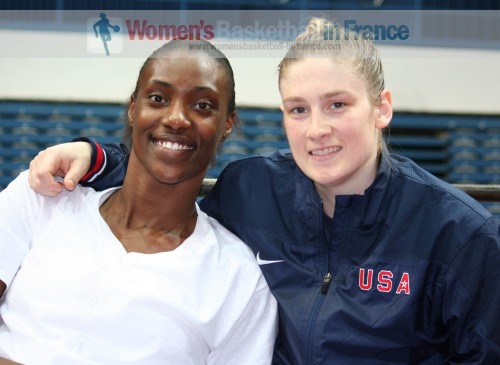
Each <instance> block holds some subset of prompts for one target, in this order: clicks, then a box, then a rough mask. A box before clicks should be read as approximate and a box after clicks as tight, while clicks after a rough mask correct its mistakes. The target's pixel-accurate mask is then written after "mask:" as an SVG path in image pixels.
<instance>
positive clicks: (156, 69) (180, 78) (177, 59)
mask: <svg viewBox="0 0 500 365" xmlns="http://www.w3.org/2000/svg"><path fill="white" fill-rule="evenodd" d="M152 80H159V81H163V82H167V83H169V84H171V85H172V86H175V87H179V88H180V87H189V86H191V87H208V88H212V89H214V90H216V91H218V92H222V91H224V90H226V89H227V87H228V86H227V85H228V77H227V75H226V73H225V72H224V69H223V67H222V66H221V65H220V64H219V63H218V62H217V61H216V60H215V59H212V58H210V57H208V56H206V55H204V54H201V53H192V52H191V53H189V52H186V51H174V52H170V53H168V54H167V55H165V56H162V57H158V58H153V59H151V60H150V62H149V64H148V65H147V67H146V69H145V70H144V72H143V73H142V75H141V79H140V84H142V85H143V86H144V85H145V84H147V83H149V82H151V81H152Z"/></svg>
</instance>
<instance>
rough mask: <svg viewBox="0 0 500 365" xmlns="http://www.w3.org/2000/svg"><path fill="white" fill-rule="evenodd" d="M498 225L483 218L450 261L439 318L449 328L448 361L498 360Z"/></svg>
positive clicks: (499, 313)
mask: <svg viewBox="0 0 500 365" xmlns="http://www.w3.org/2000/svg"><path fill="white" fill-rule="evenodd" d="M499 230H500V228H499V225H498V223H497V222H496V221H495V219H494V218H491V219H490V220H489V221H487V222H486V223H485V224H484V225H483V226H482V227H481V229H480V230H479V231H478V232H477V233H476V234H475V235H474V237H472V238H471V240H470V241H469V242H468V244H467V245H466V246H465V247H464V249H462V250H461V252H459V253H458V254H457V255H456V257H455V259H454V260H453V262H452V264H451V266H450V268H449V272H448V275H447V280H446V281H447V284H446V290H445V296H444V303H443V314H444V316H443V320H444V321H445V323H446V325H447V326H448V328H449V329H450V354H451V356H452V360H453V361H452V363H455V362H458V363H464V362H466V363H468V364H498V363H499V361H500V325H499V323H500V309H499V308H500V280H499V279H498V274H499V272H500V271H499V268H500V231H499Z"/></svg>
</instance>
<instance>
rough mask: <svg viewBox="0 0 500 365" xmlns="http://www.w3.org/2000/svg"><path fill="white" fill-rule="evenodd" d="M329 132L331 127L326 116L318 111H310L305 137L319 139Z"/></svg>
mask: <svg viewBox="0 0 500 365" xmlns="http://www.w3.org/2000/svg"><path fill="white" fill-rule="evenodd" d="M331 132H332V127H331V125H330V123H329V121H328V118H326V117H325V116H324V115H322V113H320V112H316V113H315V112H311V115H310V117H309V121H308V124H307V131H306V137H307V138H311V139H319V138H322V137H324V136H327V135H329V134H330V133H331Z"/></svg>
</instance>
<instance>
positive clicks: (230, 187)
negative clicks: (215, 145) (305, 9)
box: [199, 164, 241, 238]
mask: <svg viewBox="0 0 500 365" xmlns="http://www.w3.org/2000/svg"><path fill="white" fill-rule="evenodd" d="M231 166H232V164H229V165H228V166H226V167H225V168H224V170H222V172H221V173H220V174H219V177H218V178H217V181H216V183H215V185H214V186H213V187H212V189H211V190H210V193H209V194H208V195H207V196H206V197H205V198H203V199H202V200H201V202H200V203H199V205H200V208H201V210H203V211H204V212H205V213H207V214H208V215H209V216H211V217H214V218H215V219H217V220H218V221H219V222H220V223H221V224H222V225H223V226H225V227H226V228H227V229H229V230H230V231H231V232H233V233H235V234H236V235H237V236H238V232H236V229H235V227H234V226H233V224H232V220H231V219H230V218H231V216H232V213H233V212H239V211H240V208H241V206H240V205H239V204H235V202H236V201H238V198H236V196H237V195H238V189H239V188H238V182H237V180H236V179H235V177H234V174H232V170H231ZM240 238H241V237H240Z"/></svg>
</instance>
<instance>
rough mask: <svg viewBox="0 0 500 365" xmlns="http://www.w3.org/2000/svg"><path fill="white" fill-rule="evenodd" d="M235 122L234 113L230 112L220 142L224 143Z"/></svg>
mask: <svg viewBox="0 0 500 365" xmlns="http://www.w3.org/2000/svg"><path fill="white" fill-rule="evenodd" d="M235 120H236V112H235V111H234V112H232V113H231V114H230V115H229V116H228V117H227V119H226V129H225V130H224V134H222V140H221V142H222V141H224V140H225V139H226V138H227V137H229V135H230V134H231V132H232V130H233V125H234V121H235Z"/></svg>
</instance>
